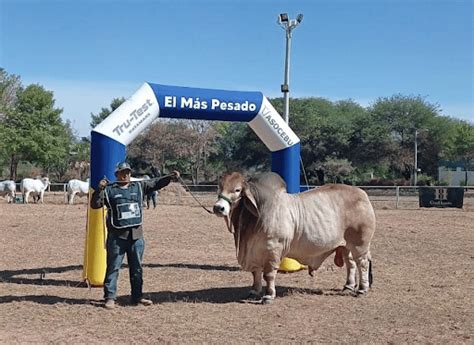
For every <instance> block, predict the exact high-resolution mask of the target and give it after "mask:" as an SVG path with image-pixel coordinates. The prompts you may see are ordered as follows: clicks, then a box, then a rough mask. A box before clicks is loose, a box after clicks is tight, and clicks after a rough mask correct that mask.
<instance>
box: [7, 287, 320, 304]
mask: <svg viewBox="0 0 474 345" xmlns="http://www.w3.org/2000/svg"><path fill="white" fill-rule="evenodd" d="M276 289H277V299H280V298H285V297H287V296H290V295H291V294H293V293H294V292H295V291H297V292H299V293H302V292H304V293H307V294H316V295H321V294H322V292H321V291H320V290H317V289H315V290H312V289H300V288H295V287H288V286H278V287H277V288H276ZM248 293H249V287H228V288H211V289H202V290H192V291H160V292H150V293H146V294H145V295H146V297H148V298H150V299H151V300H152V301H153V302H154V303H155V304H164V303H177V302H185V303H193V304H196V303H214V304H226V303H251V304H259V303H260V301H257V300H246V299H245V298H246V296H247V295H248ZM12 302H35V303H38V304H43V305H55V304H70V305H92V306H95V307H102V306H103V301H102V300H96V299H84V298H77V299H76V298H68V297H60V296H53V295H22V296H15V295H7V296H0V304H5V303H12ZM117 304H118V305H122V306H127V305H130V296H129V295H121V296H118V298H117Z"/></svg>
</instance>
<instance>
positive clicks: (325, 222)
mask: <svg viewBox="0 0 474 345" xmlns="http://www.w3.org/2000/svg"><path fill="white" fill-rule="evenodd" d="M214 213H215V214H216V215H217V216H219V217H224V218H225V220H226V224H227V227H228V229H229V231H230V232H231V233H233V234H234V240H235V246H236V254H237V261H238V262H239V264H240V265H241V267H242V268H243V269H244V270H245V271H249V272H252V274H253V286H252V289H251V290H250V296H249V297H259V296H260V292H261V290H262V272H263V278H264V280H265V282H266V291H265V295H264V296H263V299H262V303H271V302H272V301H273V300H274V298H275V297H276V290H275V278H276V274H277V270H278V268H279V265H280V262H281V260H282V258H283V257H290V258H294V259H296V260H298V261H299V262H301V263H302V264H306V265H308V266H309V272H310V275H311V276H312V272H313V270H316V269H318V268H319V267H320V266H321V264H322V263H323V261H324V260H325V259H326V258H327V257H328V256H329V255H331V254H332V253H334V252H336V255H335V259H334V261H335V263H336V265H338V266H343V264H344V263H345V264H346V267H347V279H346V284H345V285H344V288H343V292H344V293H358V294H366V293H367V292H368V290H369V287H370V284H371V280H372V274H371V256H370V241H371V239H372V236H373V234H374V231H375V213H374V210H373V208H372V205H371V203H370V201H369V198H368V196H367V194H366V193H365V192H364V191H363V190H361V189H360V188H356V187H352V186H347V185H339V184H337V185H336V184H329V185H325V186H323V187H321V188H318V189H313V190H310V191H306V192H303V193H299V194H288V193H287V192H286V184H285V182H284V181H283V179H282V178H281V177H280V176H279V175H277V174H275V173H265V174H262V175H260V176H258V177H255V178H254V179H252V180H249V181H246V180H245V179H244V177H243V176H242V175H241V174H240V173H237V172H233V173H230V174H226V175H224V176H223V177H222V179H221V180H220V183H219V195H218V200H217V202H216V203H215V205H214ZM356 268H357V269H358V276H359V279H358V280H359V282H358V284H357V280H356Z"/></svg>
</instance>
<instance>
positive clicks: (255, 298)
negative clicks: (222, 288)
mask: <svg viewBox="0 0 474 345" xmlns="http://www.w3.org/2000/svg"><path fill="white" fill-rule="evenodd" d="M245 299H246V300H251V301H259V300H260V299H261V297H260V294H259V293H257V292H256V291H255V290H250V292H249V294H248V295H247V297H245Z"/></svg>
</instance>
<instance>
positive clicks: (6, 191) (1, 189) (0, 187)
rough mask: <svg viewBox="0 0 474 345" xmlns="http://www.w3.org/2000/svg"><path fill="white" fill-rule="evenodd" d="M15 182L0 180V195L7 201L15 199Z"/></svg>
mask: <svg viewBox="0 0 474 345" xmlns="http://www.w3.org/2000/svg"><path fill="white" fill-rule="evenodd" d="M15 193H16V184H15V181H12V180H6V181H1V182H0V196H6V197H7V202H8V203H11V202H13V201H14V200H15V195H16V194H15Z"/></svg>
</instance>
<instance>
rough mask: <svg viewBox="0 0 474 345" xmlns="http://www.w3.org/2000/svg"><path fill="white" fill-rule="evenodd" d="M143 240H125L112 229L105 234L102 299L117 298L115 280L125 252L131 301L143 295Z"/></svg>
mask: <svg viewBox="0 0 474 345" xmlns="http://www.w3.org/2000/svg"><path fill="white" fill-rule="evenodd" d="M144 251H145V240H144V239H143V237H142V238H139V239H138V240H133V239H131V238H128V239H126V240H124V239H122V238H119V237H117V236H116V235H114V233H113V232H112V231H109V232H108V235H107V269H106V272H105V281H104V299H106V300H107V299H113V300H115V299H116V298H117V281H118V277H119V271H120V268H121V266H122V263H123V258H124V256H125V254H127V261H128V270H129V272H130V285H131V288H132V301H139V300H140V299H141V298H142V296H143V269H142V261H143V252H144Z"/></svg>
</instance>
